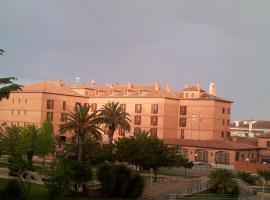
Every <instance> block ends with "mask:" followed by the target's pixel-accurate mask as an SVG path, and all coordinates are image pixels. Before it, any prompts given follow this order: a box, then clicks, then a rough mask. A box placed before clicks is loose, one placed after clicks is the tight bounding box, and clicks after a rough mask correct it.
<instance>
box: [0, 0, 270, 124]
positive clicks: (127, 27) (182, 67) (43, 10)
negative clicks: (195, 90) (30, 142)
mask: <svg viewBox="0 0 270 200" xmlns="http://www.w3.org/2000/svg"><path fill="white" fill-rule="evenodd" d="M269 7H270V1H269V0H260V1H254V0H237V1H236V0H133V1H132V0H57V1H56V0H46V1H44V0H24V1H22V0H12V1H11V0H0V48H2V49H4V50H5V51H6V53H5V54H4V56H1V57H0V77H7V76H15V77H17V78H18V82H19V83H21V84H30V83H33V82H37V81H40V80H44V79H46V80H58V79H59V80H62V81H63V82H68V83H74V82H75V76H76V74H78V76H79V77H80V78H81V80H80V81H81V82H85V83H89V82H90V80H92V79H95V80H96V82H97V84H104V83H107V82H109V83H125V82H128V81H131V82H134V83H151V82H155V81H159V82H160V83H161V84H162V85H165V84H166V83H170V85H171V87H172V89H173V90H180V89H182V88H183V87H184V84H185V83H188V84H194V85H195V84H196V83H197V82H200V83H201V85H202V87H203V88H204V89H205V90H208V85H209V83H210V82H215V83H216V87H217V95H218V96H219V97H222V98H225V99H229V100H232V101H234V104H233V106H232V119H233V120H236V119H263V120H270V101H269V98H270V92H269V89H270V84H269V74H270V54H269V52H270V40H269V36H270V14H269Z"/></svg>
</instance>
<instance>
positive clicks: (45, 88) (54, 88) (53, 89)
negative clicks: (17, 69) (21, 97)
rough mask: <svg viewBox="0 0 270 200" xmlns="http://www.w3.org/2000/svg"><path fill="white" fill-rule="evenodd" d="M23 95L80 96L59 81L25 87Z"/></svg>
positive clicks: (22, 91)
mask: <svg viewBox="0 0 270 200" xmlns="http://www.w3.org/2000/svg"><path fill="white" fill-rule="evenodd" d="M16 92H19V93H20V92H21V93H38V92H40V93H51V94H61V95H71V96H80V97H83V96H82V95H80V94H78V93H77V92H75V91H73V90H72V89H71V88H70V87H69V86H67V85H65V84H62V83H61V82H59V81H41V82H38V83H35V84H32V85H28V86H24V87H23V89H22V90H21V91H16Z"/></svg>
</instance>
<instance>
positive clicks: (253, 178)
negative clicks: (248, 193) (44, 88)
mask: <svg viewBox="0 0 270 200" xmlns="http://www.w3.org/2000/svg"><path fill="white" fill-rule="evenodd" d="M237 176H238V177H239V178H241V179H243V180H244V181H245V182H247V183H248V184H249V185H255V184H256V182H257V181H258V177H256V176H252V175H251V174H250V173H249V172H237Z"/></svg>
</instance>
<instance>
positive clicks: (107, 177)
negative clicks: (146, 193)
mask: <svg viewBox="0 0 270 200" xmlns="http://www.w3.org/2000/svg"><path fill="white" fill-rule="evenodd" d="M97 176H98V180H99V181H101V185H102V192H103V194H104V195H105V196H108V197H132V198H137V197H139V196H140V195H141V194H142V192H143V189H144V179H143V178H142V177H141V176H140V175H139V174H138V173H136V172H133V171H131V170H130V169H129V168H128V167H127V166H126V165H122V164H116V165H112V164H103V165H101V166H100V167H99V168H98V170H97Z"/></svg>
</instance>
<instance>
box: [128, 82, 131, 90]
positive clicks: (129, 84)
mask: <svg viewBox="0 0 270 200" xmlns="http://www.w3.org/2000/svg"><path fill="white" fill-rule="evenodd" d="M131 88H132V83H131V82H128V90H131Z"/></svg>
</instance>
